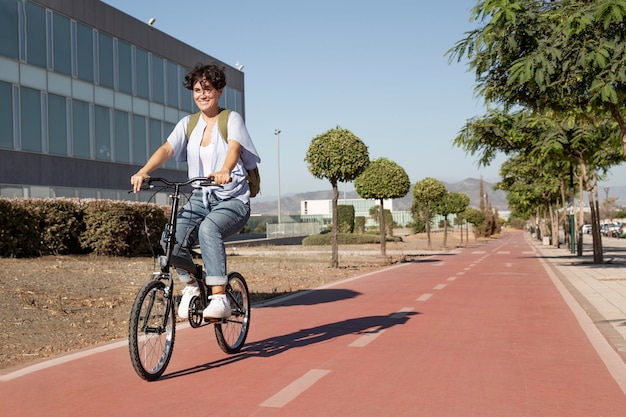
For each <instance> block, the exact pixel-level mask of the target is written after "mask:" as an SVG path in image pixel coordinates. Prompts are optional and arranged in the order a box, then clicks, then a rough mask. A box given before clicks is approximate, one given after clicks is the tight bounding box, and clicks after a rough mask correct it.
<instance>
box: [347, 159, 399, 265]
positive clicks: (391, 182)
mask: <svg viewBox="0 0 626 417" xmlns="http://www.w3.org/2000/svg"><path fill="white" fill-rule="evenodd" d="M354 188H355V189H356V192H357V193H358V194H359V196H361V198H373V199H376V200H379V202H380V210H378V213H379V219H380V220H379V225H380V253H381V255H383V256H385V255H386V248H387V246H386V240H387V239H386V230H387V228H386V227H385V215H384V209H383V201H384V200H386V199H392V198H402V197H404V196H405V195H407V193H408V192H409V190H410V189H411V181H410V180H409V176H408V175H407V173H406V171H405V170H404V168H402V167H401V166H400V165H398V164H396V163H395V162H393V161H390V160H389V159H386V158H378V159H375V160H373V161H372V162H370V164H369V165H368V166H367V168H365V170H364V171H363V172H362V173H361V175H359V176H358V177H357V178H356V179H355V180H354Z"/></svg>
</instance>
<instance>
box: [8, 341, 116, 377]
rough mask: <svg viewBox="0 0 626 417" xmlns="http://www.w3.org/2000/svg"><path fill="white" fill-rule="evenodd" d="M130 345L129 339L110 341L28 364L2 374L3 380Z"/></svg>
mask: <svg viewBox="0 0 626 417" xmlns="http://www.w3.org/2000/svg"><path fill="white" fill-rule="evenodd" d="M124 346H128V340H121V341H119V342H115V343H110V344H106V345H102V346H98V347H96V348H93V349H89V350H84V351H80V352H76V353H71V354H69V355H64V356H60V357H58V358H54V359H50V360H47V361H45V362H41V363H36V364H34V365H30V366H27V367H26V368H22V369H19V370H17V371H14V372H11V373H9V374H6V375H2V376H0V381H1V382H7V381H10V380H12V379H15V378H19V377H21V376H24V375H28V374H30V373H32V372H36V371H41V370H43V369H47V368H51V367H53V366H56V365H61V364H64V363H67V362H71V361H74V360H77V359H80V358H84V357H86V356H90V355H93V354H96V353H100V352H106V351H109V350H111V349H117V348H120V347H124Z"/></svg>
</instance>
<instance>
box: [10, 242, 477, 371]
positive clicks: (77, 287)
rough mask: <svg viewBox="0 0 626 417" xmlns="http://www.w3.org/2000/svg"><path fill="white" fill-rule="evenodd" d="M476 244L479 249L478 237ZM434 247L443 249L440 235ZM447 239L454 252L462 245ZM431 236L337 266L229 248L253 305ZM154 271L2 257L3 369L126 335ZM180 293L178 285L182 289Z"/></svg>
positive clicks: (360, 251)
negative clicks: (134, 307) (141, 292)
mask: <svg viewBox="0 0 626 417" xmlns="http://www.w3.org/2000/svg"><path fill="white" fill-rule="evenodd" d="M470 238H471V239H472V240H471V241H470V243H474V241H473V237H472V236H471V235H470ZM431 239H432V249H434V250H439V251H441V250H445V249H444V248H443V246H442V234H432V236H431ZM459 239H460V236H459V234H458V233H454V234H449V235H448V245H447V246H448V248H454V247H456V246H459V245H460V241H459ZM426 248H427V244H426V237H425V235H408V236H404V237H403V241H402V242H394V243H388V244H387V254H388V257H386V258H383V257H381V256H380V245H358V246H340V247H339V265H340V267H339V268H331V267H330V259H331V255H330V248H328V247H322V248H320V247H311V246H264V247H256V248H233V247H229V249H228V250H227V252H228V255H229V256H228V266H229V270H234V271H238V272H240V273H242V274H243V276H244V277H245V278H246V281H247V282H248V286H249V287H250V292H251V293H252V300H253V301H254V300H260V299H265V298H268V297H273V296H277V295H281V294H284V293H289V292H293V291H298V290H303V289H308V288H315V287H319V286H321V285H323V284H325V283H328V282H331V281H335V280H338V279H342V278H347V277H352V276H356V275H360V274H363V273H366V272H369V271H373V270H377V269H381V268H384V267H385V266H388V265H389V264H390V263H395V262H402V261H405V260H407V259H408V258H414V257H415V256H418V254H422V255H423V254H424V251H425V249H426ZM153 270H154V262H153V259H151V258H108V257H95V256H47V257H42V258H34V259H0V298H1V299H2V303H1V305H0V317H1V318H2V332H1V334H0V346H2V350H1V352H0V370H4V371H7V370H8V369H9V368H13V367H16V366H20V365H25V364H28V363H31V362H36V361H40V360H42V359H45V358H49V357H51V356H55V355H59V354H63V353H67V352H71V351H76V350H79V349H82V348H86V347H89V346H94V345H98V344H101V343H105V342H110V341H113V340H119V339H124V338H126V337H127V326H128V316H129V313H130V308H131V305H132V303H133V300H134V297H135V294H136V293H137V291H138V289H139V287H140V286H141V285H143V284H144V283H145V282H146V281H147V280H148V279H149V278H150V275H151V272H152V271H153ZM179 287H180V286H179Z"/></svg>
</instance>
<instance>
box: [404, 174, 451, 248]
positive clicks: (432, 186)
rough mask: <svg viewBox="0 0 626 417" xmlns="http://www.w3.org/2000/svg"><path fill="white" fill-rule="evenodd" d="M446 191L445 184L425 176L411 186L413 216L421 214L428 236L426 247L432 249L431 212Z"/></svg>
mask: <svg viewBox="0 0 626 417" xmlns="http://www.w3.org/2000/svg"><path fill="white" fill-rule="evenodd" d="M447 193H448V190H447V189H446V186H445V185H443V183H442V182H441V181H439V180H437V179H435V178H431V177H427V178H424V179H423V180H421V181H419V182H417V183H416V184H415V186H414V187H413V208H412V209H411V211H412V212H413V215H414V216H416V215H417V216H419V215H421V216H422V218H423V219H424V222H425V223H426V236H427V238H428V249H432V244H431V240H430V221H431V216H432V213H433V210H432V209H433V206H434V205H435V204H436V203H438V202H439V201H441V200H442V199H443V198H444V197H445V195H446V194H447Z"/></svg>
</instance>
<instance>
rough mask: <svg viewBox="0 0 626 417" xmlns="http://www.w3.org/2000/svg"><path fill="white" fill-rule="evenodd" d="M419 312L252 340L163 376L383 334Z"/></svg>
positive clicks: (166, 377)
mask: <svg viewBox="0 0 626 417" xmlns="http://www.w3.org/2000/svg"><path fill="white" fill-rule="evenodd" d="M417 314H420V313H418V312H402V313H392V314H389V315H387V316H368V317H359V318H353V319H348V320H343V321H339V322H336V323H330V324H323V325H321V326H317V327H311V328H308V329H301V330H298V331H297V332H293V333H289V334H285V335H282V336H275V337H271V338H269V339H265V340H260V341H257V342H252V343H249V344H247V345H246V346H244V348H243V349H242V350H241V352H239V353H237V354H234V355H231V356H229V357H227V358H224V359H220V360H217V361H213V362H208V363H205V364H202V365H198V366H194V367H192V368H188V369H182V370H180V371H176V372H172V373H170V374H167V375H164V376H163V377H162V378H161V380H163V379H170V378H177V377H181V376H184V375H191V374H195V373H198V372H204V371H208V370H210V369H213V368H219V367H221V366H224V365H228V364H231V363H234V362H239V361H242V360H245V359H248V358H254V357H257V358H269V357H272V356H275V355H279V354H281V353H283V352H286V351H288V350H291V349H296V348H301V347H306V346H310V345H313V344H316V343H322V342H325V341H328V340H332V339H335V338H338V337H341V336H346V335H367V334H376V333H380V332H382V331H383V330H386V329H389V328H391V327H394V326H398V325H402V324H405V323H406V322H407V321H408V320H409V317H410V316H415V315H417Z"/></svg>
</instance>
